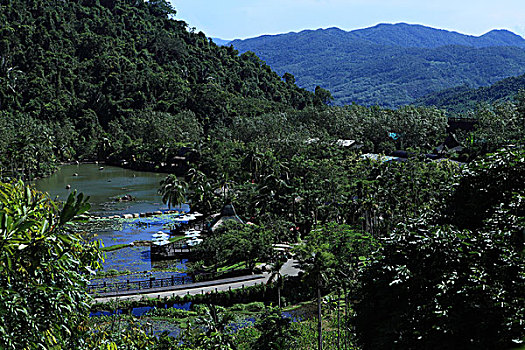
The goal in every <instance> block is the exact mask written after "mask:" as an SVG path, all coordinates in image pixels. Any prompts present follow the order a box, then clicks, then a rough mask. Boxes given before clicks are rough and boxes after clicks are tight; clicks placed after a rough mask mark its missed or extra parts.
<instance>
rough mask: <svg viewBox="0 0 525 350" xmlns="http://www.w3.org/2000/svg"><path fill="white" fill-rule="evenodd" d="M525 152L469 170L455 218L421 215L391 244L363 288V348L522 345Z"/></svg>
mask: <svg viewBox="0 0 525 350" xmlns="http://www.w3.org/2000/svg"><path fill="white" fill-rule="evenodd" d="M522 153H523V152H522V150H521V149H510V150H502V151H500V152H498V153H497V154H494V155H489V156H488V157H487V158H486V159H484V160H482V161H480V162H479V163H476V164H473V165H472V166H471V167H469V168H467V169H465V171H464V174H463V176H462V177H461V178H460V179H459V184H458V185H457V187H456V189H455V193H454V194H453V196H452V200H451V208H452V212H451V214H450V215H449V216H440V217H439V216H438V218H437V220H438V223H436V221H434V220H435V219H434V220H432V219H431V220H428V217H431V216H428V215H422V216H420V217H418V218H417V219H415V220H414V221H413V222H412V223H406V224H404V225H400V226H398V227H397V229H395V230H394V233H393V234H392V235H391V236H389V237H388V238H386V239H384V240H383V241H382V249H381V251H380V254H379V255H376V256H374V257H372V258H370V259H368V265H367V266H366V267H365V268H364V269H363V272H362V273H361V274H360V276H359V278H358V285H357V286H358V288H357V290H356V291H355V295H356V296H358V297H357V299H358V301H357V304H356V305H355V308H354V309H355V312H356V317H355V319H354V321H353V324H354V325H355V327H356V331H357V334H358V337H359V339H360V342H361V345H362V346H363V348H364V349H377V348H384V347H393V348H399V349H406V348H429V347H435V346H436V344H439V346H440V347H442V348H450V349H453V348H464V349H470V348H510V347H511V346H512V345H513V343H520V342H522V341H523V339H524V338H525V334H524V329H523V322H524V321H525V319H524V318H523V315H525V313H524V312H523V311H524V310H525V299H524V298H523V290H525V289H524V288H525V279H524V277H525V271H524V265H523V251H524V248H525V246H524V238H523V227H524V221H523V217H524V216H525V209H524V207H523V197H524V187H523V181H521V178H522V176H519V172H520V171H521V170H522V163H523V159H524V158H523V154H522ZM451 224H454V225H457V226H459V227H461V228H466V229H461V228H457V227H456V226H452V225H451ZM467 229H468V230H467Z"/></svg>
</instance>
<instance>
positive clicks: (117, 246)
mask: <svg viewBox="0 0 525 350" xmlns="http://www.w3.org/2000/svg"><path fill="white" fill-rule="evenodd" d="M127 247H129V244H127V243H124V244H115V245H111V246H109V247H102V248H101V249H100V250H101V251H103V252H114V251H115V250H119V249H122V248H127Z"/></svg>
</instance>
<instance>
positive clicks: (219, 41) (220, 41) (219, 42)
mask: <svg viewBox="0 0 525 350" xmlns="http://www.w3.org/2000/svg"><path fill="white" fill-rule="evenodd" d="M211 40H213V42H214V43H215V44H217V45H219V46H226V45H228V44H229V43H230V41H231V40H224V39H219V38H211Z"/></svg>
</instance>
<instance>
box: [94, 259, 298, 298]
mask: <svg viewBox="0 0 525 350" xmlns="http://www.w3.org/2000/svg"><path fill="white" fill-rule="evenodd" d="M299 271H300V270H299V269H298V267H297V261H296V260H293V259H289V260H288V261H287V262H286V263H284V264H283V266H282V267H281V270H280V272H281V275H282V276H297V275H298V273H299ZM270 276H271V274H269V273H267V272H265V273H263V274H261V275H250V276H242V277H235V278H225V279H221V280H215V281H207V282H198V283H192V284H186V285H180V286H173V287H165V288H158V289H156V290H151V291H147V290H142V291H141V292H142V293H141V294H133V293H137V291H134V292H132V291H130V293H129V294H128V293H127V292H124V293H123V294H120V295H105V296H102V297H98V298H94V301H95V302H97V303H107V302H109V301H112V300H140V299H142V298H165V297H173V296H183V295H186V294H189V295H195V294H206V293H214V292H216V291H217V292H223V291H227V290H230V289H240V288H245V287H251V286H255V285H259V284H266V283H268V280H269V279H270Z"/></svg>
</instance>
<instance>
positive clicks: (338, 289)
mask: <svg viewBox="0 0 525 350" xmlns="http://www.w3.org/2000/svg"><path fill="white" fill-rule="evenodd" d="M340 300H341V289H340V288H337V304H336V305H337V349H338V350H339V349H341V313H340V312H339V309H340V308H339V301H340Z"/></svg>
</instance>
